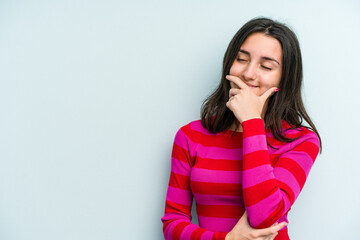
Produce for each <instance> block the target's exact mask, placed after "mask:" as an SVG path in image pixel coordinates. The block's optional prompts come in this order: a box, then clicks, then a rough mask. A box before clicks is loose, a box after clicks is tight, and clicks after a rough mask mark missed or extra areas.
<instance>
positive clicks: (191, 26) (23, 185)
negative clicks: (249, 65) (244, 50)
mask: <svg viewBox="0 0 360 240" xmlns="http://www.w3.org/2000/svg"><path fill="white" fill-rule="evenodd" d="M359 12H360V2H359V1H357V0H349V1H298V2H296V3H295V1H275V0H274V1H267V0H263V1H203V0H202V1H189V0H185V1H145V0H138V1H131V2H130V1H100V0H98V1H95V0H88V1H85V0H84V1H80V0H71V1H70V0H68V1H49V0H42V1H35V0H32V1H16V0H12V1H10V0H8V1H6V0H2V1H0V112H1V116H0V239H4V240H45V239H52V240H72V239H74V240H76V239H86V240H92V239H94V240H95V239H96V240H98V239H161V238H162V224H161V222H160V218H161V217H162V215H163V211H164V201H165V194H166V187H167V183H168V178H169V171H170V153H171V147H172V143H173V140H174V136H175V133H176V131H177V130H178V129H179V128H180V127H181V126H183V125H185V124H187V123H188V122H189V121H192V120H195V119H199V110H200V106H201V103H202V101H203V100H204V99H205V98H206V97H207V96H208V94H210V93H211V91H212V90H213V89H214V88H215V86H216V85H217V83H218V81H219V77H220V73H221V62H222V57H223V54H224V51H225V49H226V47H227V44H228V43H229V41H230V39H231V38H232V36H233V35H234V34H235V32H236V31H237V30H238V28H239V27H241V25H242V24H244V23H245V22H246V21H248V20H249V19H251V18H253V17H256V16H266V17H271V18H274V19H277V20H280V21H283V22H285V23H287V24H289V25H290V26H291V27H292V28H293V29H294V30H295V32H296V33H297V35H298V37H299V40H300V43H301V47H302V52H303V60H304V98H305V102H306V105H307V108H308V110H309V112H310V115H311V116H312V118H313V120H314V122H315V123H316V125H317V126H318V129H319V131H320V133H321V136H322V139H323V144H324V145H323V147H324V149H323V154H322V155H320V156H319V157H318V159H317V161H316V163H315V165H314V167H313V169H312V171H311V173H310V176H309V178H308V181H307V183H306V184H305V187H304V189H303V191H302V193H301V195H300V197H299V198H298V200H297V201H296V203H295V204H294V206H293V208H292V211H291V212H290V215H289V220H290V225H289V229H290V234H291V236H292V237H293V239H296V240H297V239H355V238H356V236H359V235H360V234H359V233H358V230H357V227H358V217H359V215H360V207H359V203H360V191H359V186H358V185H359V184H360V174H359V173H358V171H359V167H360V163H359V160H360V159H359V150H358V148H359V143H360V141H359V135H360V131H359V127H358V121H359V117H360V114H359V111H358V107H359V105H360V104H359V103H360V100H359V89H360V78H359V69H360V68H359V55H360V47H359V43H360V33H359V27H360V14H359Z"/></svg>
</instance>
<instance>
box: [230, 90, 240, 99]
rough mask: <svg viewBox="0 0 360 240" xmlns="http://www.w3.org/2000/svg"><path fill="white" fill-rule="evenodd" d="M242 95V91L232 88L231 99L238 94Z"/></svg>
mask: <svg viewBox="0 0 360 240" xmlns="http://www.w3.org/2000/svg"><path fill="white" fill-rule="evenodd" d="M239 93H240V89H237V88H231V89H230V91H229V98H231V97H233V96H235V95H236V94H239Z"/></svg>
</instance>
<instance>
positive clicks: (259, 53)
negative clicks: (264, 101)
mask: <svg viewBox="0 0 360 240" xmlns="http://www.w3.org/2000/svg"><path fill="white" fill-rule="evenodd" d="M281 69H282V49H281V45H280V43H279V41H278V40H277V39H275V38H273V37H270V36H267V35H265V34H263V33H253V34H251V35H250V36H248V37H247V38H246V40H245V42H244V43H243V44H242V45H241V47H240V50H239V52H238V55H237V57H236V59H235V61H234V63H233V64H232V66H231V68H230V73H229V74H230V75H233V76H237V77H239V78H240V79H241V80H242V81H243V82H244V83H246V84H247V85H248V86H250V87H251V89H253V91H254V92H255V93H256V95H258V96H260V95H262V94H263V93H264V92H265V91H266V90H268V89H269V88H271V87H278V85H279V83H280V79H281V71H282V70H281ZM230 86H231V87H232V88H239V87H238V86H236V85H235V84H234V83H233V82H230ZM280 91H281V89H280Z"/></svg>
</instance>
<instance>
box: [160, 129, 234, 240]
mask: <svg viewBox="0 0 360 240" xmlns="http://www.w3.org/2000/svg"><path fill="white" fill-rule="evenodd" d="M190 134H191V129H190V125H189V124H188V125H186V126H184V127H182V128H181V129H180V130H179V131H178V132H177V134H176V136H175V140H174V144H173V150H172V154H171V173H170V180H169V185H168V190H167V195H166V203H165V214H164V216H163V217H162V219H161V221H162V222H163V232H164V237H165V239H166V240H176V239H179V240H183V239H187V240H188V239H190V240H224V239H225V237H226V234H227V233H224V232H213V231H208V230H206V229H203V228H200V227H199V226H198V225H196V224H193V223H191V218H192V216H191V206H192V200H193V194H192V192H191V188H190V173H191V168H192V165H193V161H194V148H195V146H193V143H192V142H191V141H190V140H189V137H188V135H190Z"/></svg>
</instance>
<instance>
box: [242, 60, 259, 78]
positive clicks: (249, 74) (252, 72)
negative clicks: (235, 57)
mask: <svg viewBox="0 0 360 240" xmlns="http://www.w3.org/2000/svg"><path fill="white" fill-rule="evenodd" d="M242 75H243V78H244V80H253V79H256V66H255V65H254V64H251V63H250V64H248V65H247V66H246V68H245V69H244V71H243V72H242Z"/></svg>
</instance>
